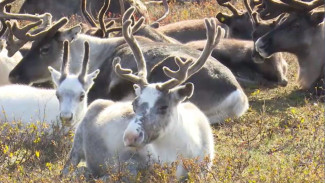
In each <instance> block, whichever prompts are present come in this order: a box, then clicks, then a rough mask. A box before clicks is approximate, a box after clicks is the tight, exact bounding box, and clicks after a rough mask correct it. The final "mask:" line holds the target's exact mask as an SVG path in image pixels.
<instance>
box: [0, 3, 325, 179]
mask: <svg viewBox="0 0 325 183" xmlns="http://www.w3.org/2000/svg"><path fill="white" fill-rule="evenodd" d="M170 5H171V14H170V16H169V17H168V18H167V19H166V20H164V22H163V23H168V22H176V21H179V20H184V19H190V18H203V17H211V16H214V15H215V14H216V12H218V11H219V10H220V8H219V7H218V5H216V3H214V2H207V3H205V4H203V5H200V6H199V5H189V4H186V5H177V4H175V3H171V4H170ZM149 10H150V12H151V14H152V17H153V19H156V18H158V17H159V16H161V15H162V13H163V9H162V7H157V6H152V7H149ZM286 59H287V61H288V63H289V73H288V79H289V85H288V86H287V87H279V88H274V89H267V88H259V89H257V87H256V88H250V89H245V92H246V94H247V95H248V96H249V101H250V109H249V111H248V112H247V113H246V114H245V115H244V116H243V117H241V118H240V119H235V120H228V121H227V122H226V123H225V124H223V125H219V126H214V136H215V142H216V146H215V150H216V158H215V161H214V166H213V169H212V170H211V171H209V172H208V173H207V174H205V175H204V176H199V175H200V174H199V173H198V172H199V170H200V168H202V167H204V166H202V165H201V166H200V165H196V164H195V163H193V162H191V161H189V160H186V161H185V164H186V166H187V168H188V169H189V171H190V174H189V179H188V182H323V180H324V108H323V103H322V102H320V101H318V100H317V98H316V99H315V98H313V99H310V98H309V97H308V94H306V93H305V92H302V91H299V90H298V86H297V83H296V82H295V80H296V78H297V63H296V60H295V58H294V57H293V56H292V55H289V54H287V55H286ZM40 127H42V125H40V124H39V125H36V126H35V125H34V126H33V125H30V126H28V127H23V126H22V125H21V124H19V123H18V124H16V125H14V126H10V125H8V124H7V123H0V172H1V174H0V182H70V181H73V182H84V181H85V177H84V176H78V175H74V174H71V175H70V176H68V177H69V178H66V179H61V178H60V176H59V174H60V170H61V169H62V167H63V164H64V159H65V158H66V156H67V153H68V151H69V148H70V145H71V140H72V136H71V135H66V136H63V135H60V133H58V134H56V135H48V134H46V133H41V132H40V131H43V130H39V128H40ZM37 129H38V130H37ZM174 173H175V167H166V166H158V165H155V166H154V167H151V168H150V169H148V170H147V171H142V172H141V174H138V176H136V177H131V178H130V177H129V176H130V175H129V174H128V173H127V172H124V171H119V172H115V173H112V174H111V177H110V178H109V179H108V180H107V181H109V182H120V181H127V180H129V181H130V180H131V181H135V182H174V181H175V176H174ZM129 178H130V179H129ZM95 181H96V182H102V180H95Z"/></svg>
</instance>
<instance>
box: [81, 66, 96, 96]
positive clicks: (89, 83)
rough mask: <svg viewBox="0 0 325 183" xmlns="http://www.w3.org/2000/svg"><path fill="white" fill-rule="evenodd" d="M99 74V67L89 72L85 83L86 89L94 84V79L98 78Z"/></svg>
mask: <svg viewBox="0 0 325 183" xmlns="http://www.w3.org/2000/svg"><path fill="white" fill-rule="evenodd" d="M98 74H99V69H97V70H95V71H94V72H92V73H90V74H87V76H86V78H85V85H84V89H85V90H86V91H87V92H88V90H89V89H90V88H91V87H92V86H93V84H94V80H95V79H96V78H97V76H98Z"/></svg>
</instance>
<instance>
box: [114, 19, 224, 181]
mask: <svg viewBox="0 0 325 183" xmlns="http://www.w3.org/2000/svg"><path fill="white" fill-rule="evenodd" d="M205 22H206V28H207V37H208V40H207V44H206V46H205V48H204V50H203V52H202V54H201V55H200V57H199V58H198V59H197V61H195V62H192V61H191V60H186V61H183V60H181V59H180V58H177V57H176V59H175V62H176V63H177V65H178V67H179V69H178V70H177V71H172V70H170V69H169V68H168V67H164V69H163V70H164V73H165V74H166V75H167V76H168V77H170V78H171V79H170V80H168V81H165V82H163V83H149V82H148V80H147V75H148V74H147V69H146V61H145V58H144V56H143V53H142V52H141V48H140V46H139V44H138V43H137V41H136V40H135V39H134V37H132V36H131V34H130V32H131V31H130V29H129V26H128V25H130V23H131V22H130V21H126V22H125V23H124V26H126V28H128V29H126V30H125V29H124V30H123V31H124V37H125V39H126V41H127V43H128V44H129V45H130V47H131V49H132V52H133V53H134V57H135V58H136V61H137V66H138V74H137V75H134V74H133V73H132V71H131V70H130V69H124V68H122V67H121V64H120V60H121V59H120V58H118V57H117V58H116V59H115V61H114V63H113V64H114V66H115V72H116V73H117V74H118V75H119V76H120V77H123V78H125V79H127V80H129V81H131V82H132V83H135V84H134V89H135V93H136V95H137V97H136V99H135V100H134V101H133V103H132V105H133V110H134V113H135V115H134V117H133V118H132V119H131V121H130V123H129V125H128V126H127V128H126V130H125V131H124V135H123V142H124V144H125V145H126V146H130V147H138V148H142V147H146V145H151V146H152V151H153V152H155V153H156V154H155V156H156V157H158V159H159V160H160V161H161V162H162V163H165V162H166V163H172V162H174V161H176V160H177V159H178V156H182V157H184V158H196V157H199V161H202V160H203V159H204V157H206V156H207V157H208V160H209V163H210V165H209V167H210V166H211V164H212V160H213V158H214V142H213V135H212V130H211V127H210V125H209V121H208V119H207V117H206V116H205V115H204V114H203V113H202V111H200V109H199V108H197V107H196V106H195V105H193V104H192V103H189V102H185V103H183V101H184V100H186V99H188V98H190V97H191V96H192V95H193V90H194V85H193V83H186V84H185V85H182V86H179V85H181V84H182V83H184V82H185V81H186V80H187V79H188V78H189V77H191V76H192V75H194V74H195V73H197V72H198V71H199V70H200V69H201V68H202V66H203V65H204V63H205V62H206V61H207V59H208V57H209V55H210V54H211V52H212V49H213V48H214V47H215V45H216V44H217V43H218V41H219V40H220V38H221V28H220V27H219V28H218V31H217V33H216V25H215V22H214V21H213V20H206V21H205ZM175 138H176V139H178V140H177V141H175ZM186 174H187V172H186V170H185V169H184V168H183V166H182V165H179V166H178V167H177V171H176V176H177V177H181V176H185V175H186Z"/></svg>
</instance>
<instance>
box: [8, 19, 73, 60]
mask: <svg viewBox="0 0 325 183" xmlns="http://www.w3.org/2000/svg"><path fill="white" fill-rule="evenodd" d="M67 23H68V19H67V18H61V19H60V20H59V21H57V22H56V23H55V24H53V25H52V26H50V27H48V28H47V29H45V30H43V31H40V32H39V33H36V34H33V35H32V34H31V33H29V31H30V30H31V29H32V28H34V27H35V26H38V25H44V24H43V21H42V20H39V21H38V22H34V23H30V24H28V25H26V26H24V27H22V28H20V27H19V26H18V24H17V22H13V23H10V22H9V21H7V22H6V24H7V26H8V28H9V38H8V40H7V49H8V56H9V57H10V56H12V55H14V54H15V53H16V52H17V51H18V50H19V49H20V48H21V47H22V46H23V45H24V44H26V43H27V42H28V41H35V40H39V39H42V38H43V37H45V36H52V35H54V34H55V33H56V32H57V31H58V30H59V29H60V28H61V27H62V26H64V25H65V24H67ZM39 30H40V29H37V30H35V31H32V32H36V31H39ZM13 36H15V37H16V38H18V40H15V39H14V37H13Z"/></svg>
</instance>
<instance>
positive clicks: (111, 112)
mask: <svg viewBox="0 0 325 183" xmlns="http://www.w3.org/2000/svg"><path fill="white" fill-rule="evenodd" d="M132 116H133V111H132V105H131V102H116V103H114V102H112V101H110V100H102V99H98V100H95V101H94V102H93V103H91V104H90V106H89V108H88V111H87V113H86V115H85V117H84V118H83V120H82V122H81V123H80V125H79V126H78V127H77V130H76V134H75V138H74V143H73V146H72V149H71V152H70V155H69V158H68V160H67V162H66V164H65V167H64V170H63V174H67V173H68V172H69V167H70V165H72V166H74V167H76V166H77V165H78V164H79V162H80V161H81V160H82V159H85V161H86V165H87V168H88V169H89V170H90V171H91V172H92V173H93V174H95V175H97V176H101V175H102V174H105V173H103V172H101V171H98V167H99V166H101V167H102V166H103V165H105V164H106V163H107V162H105V160H106V161H108V163H109V164H110V165H112V164H114V163H117V162H115V160H116V158H117V157H119V158H120V161H122V162H124V161H127V160H128V159H129V157H126V159H124V158H123V155H124V154H127V153H128V152H133V151H134V149H133V148H129V147H126V146H125V145H124V144H123V133H124V130H125V129H126V127H127V126H128V124H129V120H130V117H132ZM97 147H98V148H97ZM150 148H151V146H147V147H145V148H143V149H141V150H140V151H139V153H141V154H146V155H147V152H151V150H150Z"/></svg>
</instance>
